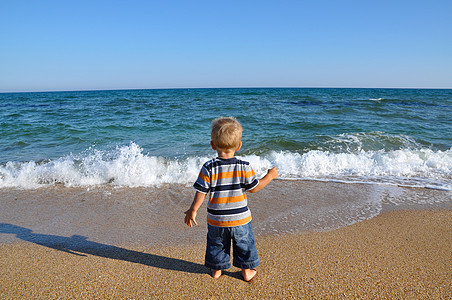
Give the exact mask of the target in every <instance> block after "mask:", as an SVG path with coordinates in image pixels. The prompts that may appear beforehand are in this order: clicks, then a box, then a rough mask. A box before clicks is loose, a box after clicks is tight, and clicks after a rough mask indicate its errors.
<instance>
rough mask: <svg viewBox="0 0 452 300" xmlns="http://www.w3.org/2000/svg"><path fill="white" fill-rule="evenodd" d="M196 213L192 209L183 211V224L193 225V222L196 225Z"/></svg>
mask: <svg viewBox="0 0 452 300" xmlns="http://www.w3.org/2000/svg"><path fill="white" fill-rule="evenodd" d="M196 214H197V212H196V211H193V210H192V209H189V210H187V211H186V212H185V224H187V226H190V227H193V224H195V225H198V223H197V222H196Z"/></svg>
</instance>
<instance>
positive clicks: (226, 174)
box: [212, 170, 255, 180]
mask: <svg viewBox="0 0 452 300" xmlns="http://www.w3.org/2000/svg"><path fill="white" fill-rule="evenodd" d="M254 175H255V173H254V170H251V171H248V172H246V171H232V172H221V173H217V174H213V175H212V180H218V179H225V178H234V177H236V178H237V177H242V178H248V177H251V176H254Z"/></svg>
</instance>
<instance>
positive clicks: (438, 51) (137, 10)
mask: <svg viewBox="0 0 452 300" xmlns="http://www.w3.org/2000/svg"><path fill="white" fill-rule="evenodd" d="M185 87H410V88H452V1H450V0H448V1H436V0H432V1H397V0H393V1H385V0H382V1H366V0H360V1H358V0H357V1H347V0H342V1H339V0H337V1H331V0H330V1H328V0H326V1H322V0H299V1H285V0H281V1H262V0H261V1H251V0H250V1H247V0H242V1H214V0H210V1H189V0H183V1H182V0H181V1H172V0H165V1H163V0H162V1H133V0H130V1H103V0H100V1H96V0H91V1H61V0H59V1H47V0H40V1H24V0H2V1H1V2H0V92H7V91H53V90H92V89H129V88H131V89H136V88H185Z"/></svg>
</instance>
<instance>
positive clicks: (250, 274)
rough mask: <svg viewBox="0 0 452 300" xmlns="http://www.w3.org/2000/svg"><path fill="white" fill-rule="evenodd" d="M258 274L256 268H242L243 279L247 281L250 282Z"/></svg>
mask: <svg viewBox="0 0 452 300" xmlns="http://www.w3.org/2000/svg"><path fill="white" fill-rule="evenodd" d="M256 275H257V271H256V269H242V276H243V280H245V281H246V282H250V281H251V280H253V279H254V278H255V277H256Z"/></svg>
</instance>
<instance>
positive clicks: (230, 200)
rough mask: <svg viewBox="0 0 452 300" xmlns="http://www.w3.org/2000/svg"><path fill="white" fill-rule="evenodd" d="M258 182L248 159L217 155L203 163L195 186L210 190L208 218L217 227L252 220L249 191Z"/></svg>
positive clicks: (231, 225) (202, 189) (201, 189)
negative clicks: (247, 196) (248, 199)
mask: <svg viewBox="0 0 452 300" xmlns="http://www.w3.org/2000/svg"><path fill="white" fill-rule="evenodd" d="M258 183H259V181H258V180H257V178H256V174H255V173H254V170H253V169H252V168H251V166H250V164H249V163H248V162H246V161H243V160H240V159H237V158H235V157H234V158H230V159H222V158H218V157H217V158H215V159H212V160H209V161H208V162H206V163H205V164H204V165H203V166H202V169H201V172H199V176H198V179H197V180H196V182H195V184H194V185H193V187H194V188H195V189H196V190H197V191H198V192H201V193H204V194H207V193H209V192H210V197H209V203H208V204H207V222H208V223H209V224H210V225H213V226H217V227H233V226H240V225H245V224H247V223H248V222H250V221H251V212H250V210H249V209H248V202H247V199H246V194H245V191H248V190H252V189H253V188H255V187H256V185H257V184H258Z"/></svg>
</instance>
